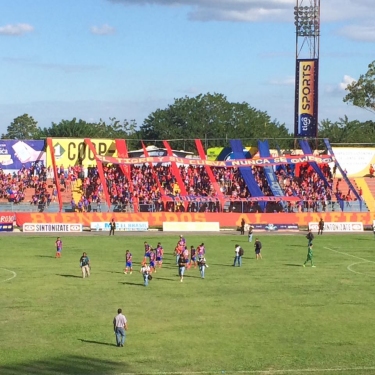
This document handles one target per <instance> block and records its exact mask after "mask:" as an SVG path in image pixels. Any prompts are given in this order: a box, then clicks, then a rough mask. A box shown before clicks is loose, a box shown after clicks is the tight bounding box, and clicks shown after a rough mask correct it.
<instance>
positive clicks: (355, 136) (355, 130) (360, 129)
mask: <svg viewBox="0 0 375 375" xmlns="http://www.w3.org/2000/svg"><path fill="white" fill-rule="evenodd" d="M319 137H321V138H328V139H329V141H330V142H331V143H369V142H371V141H372V140H373V139H374V138H375V123H374V122H373V121H366V122H360V121H358V120H354V121H349V119H348V117H347V116H345V117H344V118H340V119H339V121H336V122H332V121H330V120H328V119H327V120H323V121H321V123H320V124H319Z"/></svg>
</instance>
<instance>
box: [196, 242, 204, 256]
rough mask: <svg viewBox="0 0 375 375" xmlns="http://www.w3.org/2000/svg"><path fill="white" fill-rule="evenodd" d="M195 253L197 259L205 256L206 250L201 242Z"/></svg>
mask: <svg viewBox="0 0 375 375" xmlns="http://www.w3.org/2000/svg"><path fill="white" fill-rule="evenodd" d="M197 253H198V257H200V256H203V255H205V254H206V249H205V247H204V243H203V242H202V243H201V244H200V245H199V246H198V247H197Z"/></svg>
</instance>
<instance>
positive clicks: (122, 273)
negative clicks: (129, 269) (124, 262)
mask: <svg viewBox="0 0 375 375" xmlns="http://www.w3.org/2000/svg"><path fill="white" fill-rule="evenodd" d="M106 272H108V273H120V274H121V275H124V271H123V272H120V271H106Z"/></svg>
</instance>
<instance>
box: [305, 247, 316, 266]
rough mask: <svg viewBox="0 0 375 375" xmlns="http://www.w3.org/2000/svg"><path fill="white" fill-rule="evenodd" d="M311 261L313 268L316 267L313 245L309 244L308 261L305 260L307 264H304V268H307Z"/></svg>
mask: <svg viewBox="0 0 375 375" xmlns="http://www.w3.org/2000/svg"><path fill="white" fill-rule="evenodd" d="M308 261H310V262H311V267H314V268H315V266H314V263H313V244H312V243H311V244H309V246H308V247H307V257H306V260H305V263H303V266H304V267H305V266H306V263H307V262H308Z"/></svg>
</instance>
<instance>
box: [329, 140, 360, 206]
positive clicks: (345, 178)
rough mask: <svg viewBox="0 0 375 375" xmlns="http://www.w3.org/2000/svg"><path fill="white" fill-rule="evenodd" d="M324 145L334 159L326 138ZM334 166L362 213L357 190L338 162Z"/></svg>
mask: <svg viewBox="0 0 375 375" xmlns="http://www.w3.org/2000/svg"><path fill="white" fill-rule="evenodd" d="M324 144H325V145H326V147H327V150H328V152H329V153H330V154H331V155H332V157H333V158H334V157H335V154H334V152H333V150H332V147H331V144H330V143H329V140H328V138H324ZM335 160H336V158H335ZM335 165H336V166H337V168H338V169H339V171H340V173H341V176H342V178H343V179H344V180H345V182H346V183H347V185H348V186H349V189H350V190H351V191H352V192H353V194H354V195H355V197H356V198H357V199H358V202H359V207H360V210H361V211H362V197H361V196H360V195H359V194H358V192H357V189H356V188H355V187H354V186H353V184H352V183H351V181H350V180H349V178H348V176H347V174H346V173H345V171H344V170H343V169H342V168H341V165H340V163H339V162H338V160H336V161H335Z"/></svg>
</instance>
